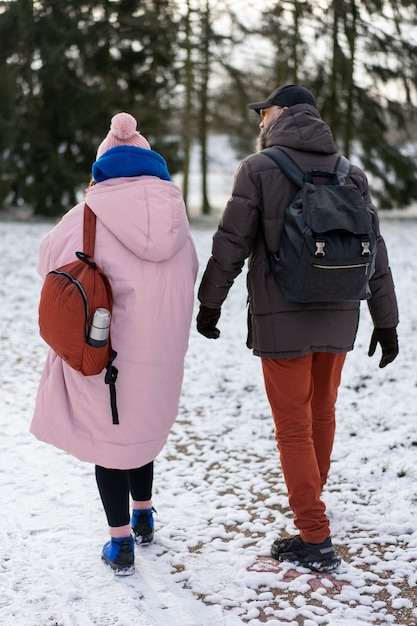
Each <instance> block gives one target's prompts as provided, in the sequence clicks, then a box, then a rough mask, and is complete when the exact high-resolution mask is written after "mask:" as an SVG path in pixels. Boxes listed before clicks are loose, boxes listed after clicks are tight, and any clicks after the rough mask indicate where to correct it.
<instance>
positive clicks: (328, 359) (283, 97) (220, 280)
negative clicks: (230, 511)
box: [197, 85, 398, 571]
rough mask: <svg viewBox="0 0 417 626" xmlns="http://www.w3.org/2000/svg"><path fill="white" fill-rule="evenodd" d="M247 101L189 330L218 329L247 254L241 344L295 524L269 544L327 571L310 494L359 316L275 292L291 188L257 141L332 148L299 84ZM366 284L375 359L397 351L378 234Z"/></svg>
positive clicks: (301, 160) (329, 155)
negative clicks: (245, 138)
mask: <svg viewBox="0 0 417 626" xmlns="http://www.w3.org/2000/svg"><path fill="white" fill-rule="evenodd" d="M248 106H249V108H250V109H253V110H254V111H256V112H257V113H258V114H259V115H260V116H261V122H260V125H259V126H260V134H259V139H258V152H257V153H255V154H252V155H250V156H249V157H247V158H246V159H245V160H244V161H243V162H242V163H241V165H240V167H239V169H238V171H237V174H236V177H235V181H234V187H233V191H232V196H231V198H230V200H229V201H228V203H227V205H226V209H225V211H224V213H223V216H222V219H221V221H220V224H219V227H218V230H217V232H216V233H215V235H214V238H213V249H212V256H211V258H210V259H209V262H208V264H207V268H206V270H205V273H204V275H203V278H202V281H201V285H200V288H199V293H198V297H199V300H200V303H201V305H200V311H199V313H198V316H197V329H198V331H199V332H200V333H201V334H202V335H204V336H206V337H208V338H212V339H217V338H218V337H219V335H220V331H219V329H218V328H217V327H216V324H217V322H218V320H219V318H220V310H221V305H222V304H223V302H224V300H225V298H226V296H227V294H228V291H229V289H230V287H231V286H232V284H233V281H234V279H235V278H236V276H237V275H238V274H239V273H240V272H241V270H242V267H243V264H244V261H245V259H246V258H248V257H249V265H248V268H249V269H248V278H247V285H248V305H249V312H248V338H247V346H248V347H249V348H252V349H253V352H254V354H255V355H257V356H259V357H261V360H262V369H263V375H264V380H265V387H266V393H267V396H268V400H269V402H270V405H271V410H272V415H273V418H274V422H275V428H276V439H277V446H278V449H279V452H280V459H281V466H282V471H283V474H284V478H285V481H286V485H287V489H288V498H289V504H290V507H291V509H292V511H293V513H294V515H295V520H294V522H295V525H296V527H297V529H298V530H299V535H296V536H295V537H292V538H289V539H286V538H284V539H277V540H276V541H274V543H273V544H272V548H271V554H272V556H273V557H274V558H276V559H278V560H284V561H292V562H294V563H298V564H300V565H302V566H305V567H308V568H310V569H313V570H316V571H331V570H333V569H335V568H337V566H338V565H339V564H340V558H339V557H338V556H337V555H336V554H335V552H334V549H333V545H332V540H331V533H330V524H329V519H328V517H327V516H326V512H325V511H326V509H325V505H324V503H323V501H322V499H321V492H322V489H323V486H324V485H325V483H326V480H327V474H328V471H329V467H330V456H331V451H332V446H333V439H334V432H335V403H336V398H337V392H338V387H339V384H340V377H341V372H342V368H343V364H344V361H345V357H346V353H347V352H348V351H349V350H352V349H353V345H354V341H355V337H356V331H357V326H358V322H359V301H350V302H341V303H340V302H339V303H337V304H335V303H326V304H311V303H310V304H304V305H303V304H297V303H290V302H288V301H286V300H285V298H284V296H283V294H282V292H281V291H280V289H279V287H278V286H277V283H276V282H275V279H274V276H273V273H272V272H271V271H270V251H272V252H275V253H277V252H278V250H279V243H280V236H281V232H282V225H283V220H284V214H285V209H286V207H287V206H288V205H289V204H290V203H291V202H292V201H293V199H294V197H295V195H296V193H297V191H298V188H297V187H296V185H295V184H294V183H293V182H292V181H291V180H290V179H289V178H288V177H287V176H285V175H284V173H283V172H282V171H281V170H280V168H278V166H277V165H276V164H275V163H274V162H273V161H272V160H271V159H270V158H269V157H268V156H266V155H265V154H263V153H262V150H263V149H264V148H266V147H269V146H279V147H280V148H282V149H284V150H285V151H286V152H287V153H288V154H289V155H290V156H291V157H292V158H293V159H294V161H295V162H296V163H297V165H298V166H299V167H300V168H301V169H302V170H303V171H305V172H306V171H311V170H327V171H333V170H334V168H335V166H336V162H337V160H338V157H339V155H338V153H337V150H336V145H335V142H334V139H333V136H332V133H331V131H330V129H329V127H328V126H327V125H326V124H325V122H324V121H323V120H322V119H321V117H320V114H319V112H318V110H317V104H316V101H315V99H314V97H313V95H312V93H311V92H310V91H309V90H308V89H306V88H305V87H304V86H302V85H284V86H283V87H280V88H278V89H276V90H275V91H273V92H272V93H271V95H270V96H268V98H267V99H266V100H264V101H263V102H254V103H252V104H249V105H248ZM349 182H350V183H353V184H355V185H356V186H357V187H358V189H359V190H360V192H361V194H362V196H363V198H364V201H365V203H366V204H367V205H368V206H370V207H371V208H372V209H374V207H373V206H372V201H371V197H370V193H369V189H368V183H367V178H366V176H365V174H364V172H363V171H362V170H361V169H359V168H358V167H355V166H352V167H351V170H350V173H349ZM370 289H371V292H372V296H371V298H370V299H369V300H368V306H369V310H370V313H371V316H372V320H373V323H374V331H373V334H372V338H371V343H370V347H369V356H372V355H373V354H374V352H375V349H376V346H377V344H378V343H379V344H380V346H381V348H382V357H381V360H380V363H379V366H380V367H385V366H386V365H387V364H388V363H391V362H392V361H393V360H394V359H395V357H396V356H397V354H398V340H397V332H396V326H397V324H398V310H397V301H396V296H395V291H394V285H393V281H392V277H391V271H390V268H389V265H388V257H387V251H386V247H385V243H384V240H383V238H382V237H381V235H379V236H378V241H377V258H376V270H375V273H374V275H373V277H372V279H371V281H370Z"/></svg>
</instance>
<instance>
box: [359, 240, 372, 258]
mask: <svg viewBox="0 0 417 626" xmlns="http://www.w3.org/2000/svg"><path fill="white" fill-rule="evenodd" d="M361 244H362V255H363V256H368V255H370V254H371V242H370V241H369V239H366V238H364V237H363V238H362V239H361Z"/></svg>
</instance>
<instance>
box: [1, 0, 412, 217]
mask: <svg viewBox="0 0 417 626" xmlns="http://www.w3.org/2000/svg"><path fill="white" fill-rule="evenodd" d="M243 5H244V3H243V2H240V0H233V2H232V0H224V1H223V2H222V3H217V2H216V3H215V2H213V1H212V0H187V1H186V2H183V3H181V4H180V3H178V4H176V2H175V0H34V1H33V2H32V1H31V0H9V1H6V2H3V3H1V4H0V72H1V77H2V86H1V90H0V198H1V200H0V209H2V208H3V209H4V208H9V207H17V206H28V207H31V208H32V209H33V210H34V212H35V213H37V214H43V215H59V214H62V213H63V212H64V211H66V210H67V209H68V208H70V207H71V206H72V205H73V204H74V202H75V201H76V199H77V197H78V194H79V192H80V191H81V190H82V189H83V188H84V187H85V186H86V185H87V183H88V180H89V176H90V174H89V173H90V170H91V164H92V162H93V161H94V158H95V150H96V148H97V146H98V144H99V143H100V141H101V140H102V139H103V137H104V136H105V134H106V133H107V131H108V127H109V121H110V118H111V117H112V115H113V114H114V113H116V112H118V111H122V110H125V111H129V112H130V113H132V114H133V115H135V117H136V118H137V119H138V122H139V128H140V130H141V131H142V132H143V134H144V135H145V136H146V137H147V138H148V140H149V141H150V143H151V145H152V148H154V149H155V150H157V151H159V152H161V154H162V155H163V156H164V157H165V158H166V160H167V162H168V167H169V170H170V171H171V173H174V172H176V171H178V170H179V169H180V168H181V167H182V160H183V180H184V192H185V195H187V190H188V170H189V168H190V161H189V157H190V146H191V142H193V141H195V142H198V143H199V145H200V147H201V167H202V170H203V176H202V198H203V201H202V210H203V212H209V211H210V188H209V186H208V185H207V176H206V175H207V171H208V169H209V167H210V162H209V159H208V154H207V135H208V133H210V132H225V133H227V134H228V135H229V136H230V140H231V143H232V145H234V147H235V148H236V149H237V150H238V152H239V154H240V155H241V156H244V155H246V154H248V153H249V152H252V151H253V150H254V149H255V148H254V146H255V139H256V123H257V120H256V118H255V117H254V115H253V112H250V111H249V110H248V109H247V103H248V102H250V101H253V100H257V99H258V98H259V97H263V96H265V95H266V94H267V93H269V92H271V91H272V90H273V89H274V88H275V87H277V86H278V85H280V84H284V83H286V82H301V83H304V84H305V85H306V86H307V87H310V88H311V89H312V90H313V92H314V94H315V95H316V97H317V100H318V104H319V109H320V112H321V114H322V116H323V118H324V119H325V120H326V121H327V122H328V123H329V125H330V126H331V128H332V131H333V133H334V136H335V139H336V142H337V144H338V147H339V149H340V151H341V152H343V153H344V154H346V156H348V157H349V158H352V159H353V161H354V162H355V159H356V160H357V161H358V162H359V163H360V164H362V165H363V167H364V168H365V170H366V171H367V173H369V175H370V184H371V190H372V193H373V194H374V196H375V197H376V198H377V199H378V200H379V206H381V207H384V208H386V207H393V206H400V207H403V206H407V205H408V204H410V203H411V202H412V201H414V200H415V199H416V198H417V176H416V174H417V154H416V152H417V147H416V141H415V140H413V135H412V132H411V129H413V128H415V122H416V112H417V104H416V94H417V74H416V69H415V68H416V67H417V40H416V37H415V32H416V25H417V5H416V3H415V0H324V1H323V2H321V3H317V2H315V1H314V0H295V1H289V0H275V1H274V0H272V1H271V2H269V3H268V6H267V7H266V8H264V7H260V8H259V10H258V12H257V13H258V17H259V19H257V21H256V23H255V24H254V23H253V21H252V23H249V21H247V15H246V13H247V12H246V11H245V10H244V9H243V8H242V7H243ZM260 42H262V51H261V50H258V47H259V45H258V44H259V43H260ZM265 44H267V45H265Z"/></svg>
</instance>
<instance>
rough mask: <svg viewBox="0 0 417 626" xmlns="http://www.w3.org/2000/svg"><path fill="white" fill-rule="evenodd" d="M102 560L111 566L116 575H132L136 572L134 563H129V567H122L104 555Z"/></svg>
mask: <svg viewBox="0 0 417 626" xmlns="http://www.w3.org/2000/svg"><path fill="white" fill-rule="evenodd" d="M101 560H102V561H103V563H104V564H105V565H107V567H110V569H111V570H112V572H113V574H115V576H131V575H132V574H134V573H135V566H134V565H128V566H127V567H120V566H119V565H116V564H115V563H112V562H111V561H109V560H108V559H106V558H105V557H104V556H102V557H101Z"/></svg>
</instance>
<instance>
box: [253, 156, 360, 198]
mask: <svg viewBox="0 0 417 626" xmlns="http://www.w3.org/2000/svg"><path fill="white" fill-rule="evenodd" d="M262 152H263V154H266V156H268V157H269V158H270V159H272V160H273V161H274V162H275V163H276V164H277V165H278V167H279V168H280V169H281V170H282V171H283V172H284V174H285V175H286V176H288V178H290V179H291V180H292V181H293V183H295V184H296V185H297V187H299V188H300V189H301V187H302V186H303V185H304V182H305V180H306V176H307V178H310V179H311V177H312V175H316V176H334V175H336V176H337V179H338V181H339V185H345V184H346V180H347V178H348V176H349V172H350V161H349V160H348V159H347V158H346V157H344V156H340V157H339V159H338V161H337V163H336V168H335V170H334V172H327V171H321V170H317V171H313V172H309V175H310V176H308V174H307V175H306V174H305V173H304V172H303V170H301V169H300V168H299V167H298V165H297V163H296V162H295V161H294V159H293V158H292V157H290V155H289V154H287V152H285V150H282V149H281V148H277V147H275V146H274V147H271V148H265V149H264V150H262Z"/></svg>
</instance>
